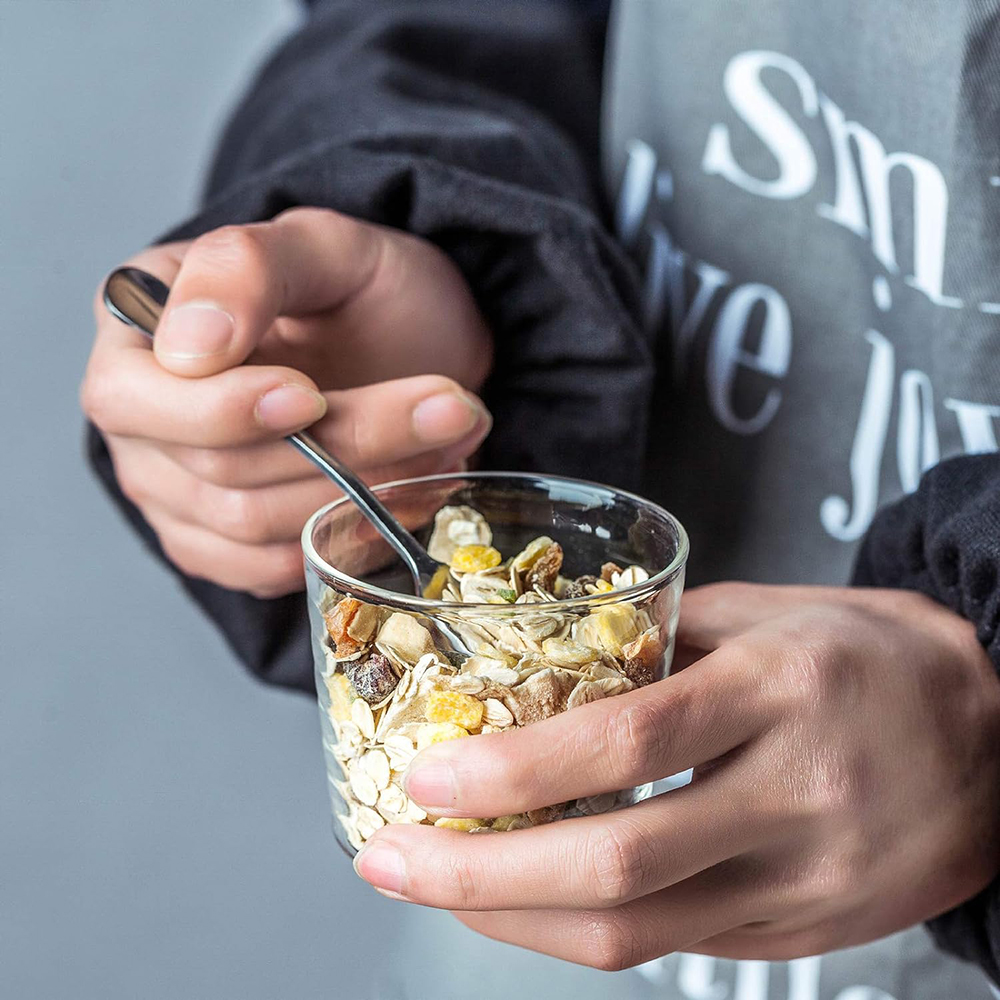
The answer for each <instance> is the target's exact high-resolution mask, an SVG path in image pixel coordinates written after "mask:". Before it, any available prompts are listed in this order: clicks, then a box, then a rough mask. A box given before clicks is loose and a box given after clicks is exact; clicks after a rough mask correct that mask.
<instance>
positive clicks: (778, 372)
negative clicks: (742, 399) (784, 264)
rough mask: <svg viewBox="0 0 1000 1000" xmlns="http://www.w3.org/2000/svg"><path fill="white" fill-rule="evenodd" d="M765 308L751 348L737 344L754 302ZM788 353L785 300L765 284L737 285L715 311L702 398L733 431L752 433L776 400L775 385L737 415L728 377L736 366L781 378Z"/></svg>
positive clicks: (772, 412) (789, 336)
mask: <svg viewBox="0 0 1000 1000" xmlns="http://www.w3.org/2000/svg"><path fill="white" fill-rule="evenodd" d="M760 303H763V305H764V306H765V307H766V311H765V313H764V324H763V326H762V327H761V331H760V345H759V347H758V348H757V351H756V352H755V353H751V352H750V351H747V350H745V349H744V347H743V339H744V337H745V335H746V332H747V326H748V324H749V322H750V314H751V313H752V312H753V309H754V306H756V305H758V304H760ZM791 354H792V320H791V315H790V314H789V311H788V303H787V302H785V300H784V299H783V298H782V297H781V295H780V294H779V293H778V292H777V291H775V290H774V289H773V288H771V287H770V286H768V285H757V284H753V285H740V286H739V287H738V288H736V289H734V291H733V293H732V295H730V296H729V298H728V299H726V302H725V304H724V305H723V306H722V308H721V309H720V310H719V315H718V317H717V319H716V321H715V327H714V329H713V331H712V340H711V343H710V344H709V348H708V367H707V370H706V373H705V374H706V378H707V381H708V400H709V403H710V404H711V407H712V412H713V413H714V414H715V416H716V418H717V419H718V421H719V423H721V424H722V426H723V427H726V428H727V429H728V430H731V431H732V432H733V433H734V434H758V433H759V432H760V431H762V430H763V429H764V428H765V427H766V426H767V425H768V424H769V423H770V422H771V421H772V420H773V419H774V415H775V413H777V412H778V407H779V405H780V404H781V390H780V389H778V388H776V387H772V388H771V389H769V390H768V391H767V395H766V396H765V397H764V402H763V403H761V405H760V409H758V410H757V412H756V413H755V414H754V415H753V416H752V417H739V416H737V415H736V412H735V410H734V409H733V404H732V392H733V382H734V380H735V378H736V374H737V371H738V369H739V368H741V367H742V368H748V369H750V371H755V372H761V373H762V374H764V375H771V376H773V377H774V378H784V376H785V374H786V373H787V372H788V362H789V359H790V358H791Z"/></svg>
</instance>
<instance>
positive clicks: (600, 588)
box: [594, 580, 615, 594]
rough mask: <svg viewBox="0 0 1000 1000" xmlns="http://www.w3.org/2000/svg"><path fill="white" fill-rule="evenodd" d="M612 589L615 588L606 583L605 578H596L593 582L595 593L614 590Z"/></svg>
mask: <svg viewBox="0 0 1000 1000" xmlns="http://www.w3.org/2000/svg"><path fill="white" fill-rule="evenodd" d="M614 589H615V588H614V587H612V586H611V584H610V583H608V581H607V580H598V581H597V582H596V583H595V584H594V593H595V594H610V593H611V591H612V590H614Z"/></svg>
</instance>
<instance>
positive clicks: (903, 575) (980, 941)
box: [854, 454, 1000, 984]
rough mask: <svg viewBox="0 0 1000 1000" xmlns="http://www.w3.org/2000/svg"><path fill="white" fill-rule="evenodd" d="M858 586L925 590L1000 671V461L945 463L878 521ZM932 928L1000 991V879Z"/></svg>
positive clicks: (862, 557)
mask: <svg viewBox="0 0 1000 1000" xmlns="http://www.w3.org/2000/svg"><path fill="white" fill-rule="evenodd" d="M854 582H855V583H857V584H860V585H862V586H874V587H902V588H905V589H907V590H918V591H921V592H922V593H924V594H927V595H928V596H930V597H932V598H934V599H935V600H937V601H939V602H940V603H941V604H945V605H947V606H948V607H949V608H951V609H952V610H953V611H955V612H957V613H958V614H960V615H962V616H963V617H964V618H967V619H969V620H970V621H972V622H973V623H974V624H975V626H976V635H977V636H978V638H979V641H980V642H981V643H982V644H983V647H984V648H985V649H986V652H987V654H988V655H989V657H990V659H991V660H992V661H993V664H994V665H995V666H996V667H997V669H998V670H1000V455H998V454H991V455H975V456H967V457H963V458H954V459H951V460H949V461H946V462H942V463H941V464H940V465H938V466H936V467H935V468H934V469H932V470H931V471H930V472H928V473H927V474H926V475H925V476H924V478H923V480H922V481H921V484H920V488H919V489H918V490H917V492H916V493H914V494H912V495H911V496H908V497H906V498H905V499H903V500H901V501H899V502H898V503H896V504H894V505H893V506H891V507H889V508H887V509H886V510H884V511H883V512H882V513H881V514H879V516H878V517H877V518H876V519H875V522H874V523H873V525H872V527H871V530H870V531H869V532H868V535H867V537H866V538H865V540H864V543H863V545H862V547H861V551H860V554H859V558H858V562H857V565H856V567H855V578H854ZM997 850H998V851H1000V844H998V845H997ZM928 926H929V928H930V930H931V933H932V934H933V935H934V938H935V940H936V941H937V942H938V944H939V945H940V946H941V947H942V948H944V949H945V950H947V951H950V952H952V953H953V954H955V955H958V956H959V957H961V958H964V959H967V960H969V961H972V962H976V963H977V964H978V965H980V966H981V967H982V969H983V970H984V971H985V972H986V974H987V975H989V976H990V977H991V978H992V979H993V981H994V982H995V983H997V984H1000V877H998V878H997V879H994V881H993V882H992V883H991V884H990V885H989V886H987V888H986V889H984V890H983V891H982V892H981V893H980V894H979V895H978V896H975V897H974V898H973V899H971V900H969V901H968V902H967V903H964V904H963V905H962V906H959V907H957V908H956V909H954V910H951V911H950V912H948V913H945V914H942V915H941V916H940V917H936V918H935V919H934V920H931V921H929V922H928Z"/></svg>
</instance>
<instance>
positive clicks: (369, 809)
mask: <svg viewBox="0 0 1000 1000" xmlns="http://www.w3.org/2000/svg"><path fill="white" fill-rule="evenodd" d="M376 492H377V493H378V495H379V497H380V499H381V500H382V501H383V503H385V504H386V506H387V507H389V509H390V510H391V511H392V512H393V514H395V515H396V517H398V518H399V519H400V520H401V521H402V522H403V523H404V524H405V525H406V526H407V527H408V528H409V529H410V530H411V531H412V532H413V533H414V534H415V535H416V536H417V538H418V539H420V540H421V541H422V542H423V543H424V544H425V545H427V547H428V551H429V552H430V554H431V555H432V556H433V557H434V558H435V559H437V560H438V561H439V562H441V563H442V565H443V566H445V567H447V568H446V569H444V570H442V571H441V573H440V575H439V579H438V585H439V586H440V588H441V593H440V596H439V597H437V598H435V599H431V598H427V597H415V596H413V594H412V590H411V587H412V584H411V579H410V576H409V574H408V572H407V571H406V569H405V568H404V566H403V565H402V563H401V562H400V561H399V559H398V557H397V556H396V555H395V553H393V552H392V550H391V549H390V548H389V546H388V545H387V544H386V543H385V541H384V540H383V539H382V538H381V537H380V536H379V535H378V534H377V533H376V531H375V529H374V528H372V527H371V525H370V524H369V523H368V522H367V521H366V520H365V519H364V516H363V515H362V514H361V513H360V511H358V509H357V508H356V507H355V506H354V505H353V504H352V503H351V502H350V501H348V500H346V499H345V500H338V501H336V502H334V503H332V504H329V505H327V506H326V507H323V508H322V509H320V510H318V511H317V512H316V513H315V514H314V515H313V516H312V517H311V518H310V519H309V521H308V523H307V524H306V526H305V528H304V530H303V533H302V545H303V550H304V552H305V559H306V581H307V591H308V601H309V617H310V625H311V630H312V646H313V652H314V656H315V662H316V688H317V691H318V694H319V707H320V720H321V726H322V732H323V745H324V751H325V756H326V763H327V773H328V777H329V784H330V794H331V802H332V805H333V813H334V816H335V820H336V821H335V823H334V828H335V831H336V834H337V838H338V840H339V842H340V844H341V845H342V846H343V847H344V849H345V850H346V851H348V853H350V854H353V853H354V852H356V851H357V850H359V849H360V848H361V846H362V845H363V844H364V842H365V840H367V839H368V838H369V837H370V836H371V835H372V834H373V833H374V832H375V831H376V830H378V829H379V828H380V827H382V826H384V825H385V824H387V823H424V824H433V825H437V826H448V827H451V828H453V829H462V830H469V831H470V832H487V831H507V830H516V829H523V828H525V827H529V826H536V825H539V824H542V823H548V822H552V821H553V820H557V819H562V818H568V817H572V816H583V815H592V814H595V813H600V812H606V811H609V810H611V809H615V808H620V807H621V806H625V805H629V804H631V803H633V802H637V801H639V800H640V799H643V798H645V797H647V796H648V795H649V794H650V792H651V786H650V785H643V786H641V787H639V788H629V789H623V790H622V791H620V792H617V793H608V794H605V795H597V796H592V797H590V798H586V799H576V800H573V801H571V802H558V803H552V805H551V806H548V807H546V808H544V809H536V810H532V811H530V812H528V813H522V814H519V815H514V816H493V817H483V818H481V819H453V818H438V817H435V816H433V815H428V814H427V813H426V812H425V811H424V810H423V809H421V808H420V807H419V806H418V805H417V804H416V803H415V802H412V801H411V800H410V799H409V798H408V797H407V795H406V793H405V792H404V790H403V775H404V774H405V771H406V768H407V766H408V765H409V763H410V761H411V760H412V759H413V757H414V756H415V755H416V754H417V753H418V751H420V750H422V749H423V748H424V747H426V746H430V745H431V744H433V743H437V742H440V741H442V740H451V739H463V738H468V737H475V736H477V735H481V734H488V733H493V732H499V731H501V730H504V729H510V728H512V727H519V726H527V725H530V724H531V723H533V722H538V721H540V720H542V719H545V718H548V717H549V716H552V715H555V714H557V713H559V712H564V711H569V710H572V709H573V708H574V707H576V706H578V705H583V704H586V703H587V702H590V701H595V700H597V699H600V698H607V697H613V696H615V695H618V694H622V693H624V692H626V691H631V690H633V689H634V688H636V687H639V686H642V685H645V684H650V683H652V682H653V681H656V680H659V679H661V678H662V677H664V676H665V675H666V674H667V672H668V671H669V669H670V662H671V659H672V657H673V650H674V637H675V633H676V629H677V617H678V613H679V610H680V598H681V591H682V590H683V588H684V567H685V562H686V560H687V554H688V542H687V535H686V534H685V532H684V528H683V527H682V526H681V524H680V522H679V521H677V520H676V518H674V517H673V516H671V515H670V514H668V513H667V512H666V511H665V510H663V509H662V508H661V507H658V506H657V505H656V504H653V503H650V502H648V501H646V500H643V499H641V498H640V497H637V496H634V495H632V494H629V493H623V492H621V491H619V490H614V489H611V488H610V487H607V486H600V485H597V484H594V483H588V482H582V481H579V480H572V479H562V478H558V477H555V476H539V475H533V474H515V473H458V474H453V475H446V476H429V477H425V478H422V479H410V480H405V481H401V482H397V483H389V484H387V485H385V486H380V487H378V489H377V490H376Z"/></svg>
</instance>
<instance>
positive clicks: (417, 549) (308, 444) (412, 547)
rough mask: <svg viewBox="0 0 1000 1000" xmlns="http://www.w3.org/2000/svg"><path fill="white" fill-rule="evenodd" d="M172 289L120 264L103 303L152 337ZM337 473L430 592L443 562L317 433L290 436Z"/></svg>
mask: <svg viewBox="0 0 1000 1000" xmlns="http://www.w3.org/2000/svg"><path fill="white" fill-rule="evenodd" d="M169 294H170V289H169V288H168V287H167V286H166V285H165V284H164V283H163V282H162V281H160V279H159V278H155V277H154V276H153V275H151V274H149V273H148V272H146V271H142V270H140V269H139V268H137V267H121V268H118V270H116V271H112V273H111V274H110V275H109V276H108V280H107V282H106V283H105V285H104V304H105V306H106V307H107V308H108V311H109V312H111V313H112V315H114V316H116V317H117V318H118V319H120V320H121V321H122V322H123V323H127V324H128V325H129V326H131V327H133V328H135V329H136V330H139V331H140V332H142V333H144V334H146V336H147V337H150V338H152V337H153V335H154V332H155V330H156V325H157V323H158V322H159V320H160V316H161V314H162V313H163V307H164V306H165V305H166V302H167V296H168V295H169ZM285 440H286V441H288V442H289V444H291V445H293V446H294V447H295V448H297V449H298V450H299V451H300V452H301V453H302V454H303V455H305V456H306V458H308V459H309V460H310V461H311V462H312V463H313V464H314V465H316V466H317V467H318V468H319V469H321V470H322V471H323V472H324V473H325V474H326V475H327V476H328V477H329V478H330V479H332V480H333V481H334V482H335V483H336V484H337V485H338V486H339V487H340V488H341V489H342V490H343V491H344V493H346V494H347V495H348V496H349V497H350V498H351V500H353V501H354V503H356V504H357V505H358V507H359V508H360V509H361V512H362V513H363V514H364V515H365V517H367V518H368V520H369V521H371V523H372V524H373V525H374V526H375V527H376V528H377V529H378V531H379V533H380V534H381V535H382V537H383V538H384V539H385V540H386V541H387V542H388V543H389V544H390V545H391V546H392V547H393V548H394V549H395V550H396V552H397V553H398V554H399V557H400V558H401V559H402V560H403V562H404V563H406V566H407V568H408V569H409V571H410V574H411V575H412V576H413V582H414V585H415V587H416V592H417V594H418V595H420V594H425V593H426V591H427V588H428V587H429V586H430V583H431V580H432V578H433V577H434V574H435V573H436V572H437V570H438V564H437V562H436V561H435V560H433V559H431V557H430V556H429V555H428V554H427V550H426V549H424V547H423V546H422V545H421V544H420V543H419V542H418V541H417V540H416V539H415V538H414V537H413V535H411V534H410V533H409V532H408V531H407V530H406V528H404V527H403V526H402V524H400V523H399V521H398V520H396V518H395V517H394V516H393V515H392V514H391V513H390V512H389V510H388V508H387V507H386V506H385V505H384V504H383V503H382V501H381V500H379V498H378V497H377V496H375V494H374V493H373V492H372V491H371V490H370V489H369V488H368V486H367V485H366V484H365V483H364V482H363V481H362V480H361V479H360V477H359V476H358V475H357V474H356V473H355V472H354V471H353V470H352V469H349V468H348V467H347V466H346V465H344V464H343V463H342V462H340V461H339V460H338V459H336V458H334V456H333V455H331V454H330V453H329V452H328V451H327V450H326V449H325V448H324V447H323V446H322V445H321V444H320V443H319V442H318V441H317V440H316V439H315V438H313V437H312V436H310V435H309V434H305V433H303V432H300V433H298V434H290V435H288V437H287V438H286V439H285Z"/></svg>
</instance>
